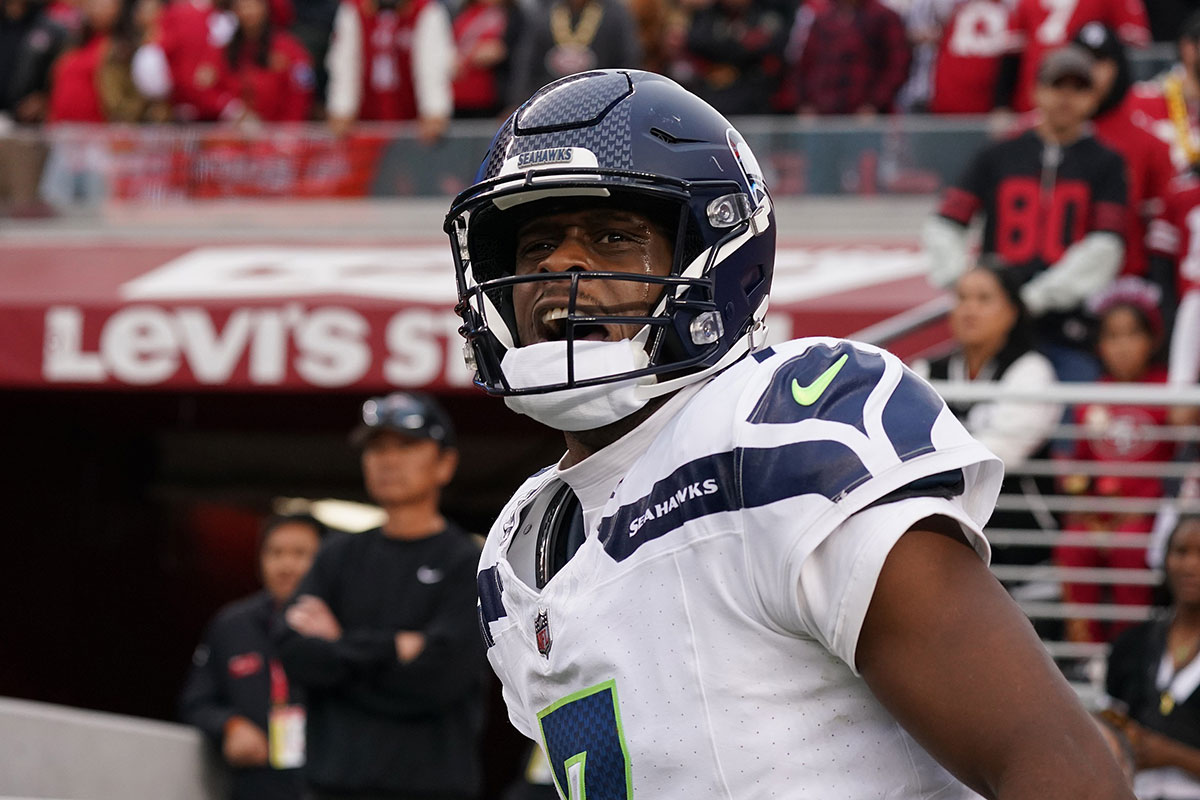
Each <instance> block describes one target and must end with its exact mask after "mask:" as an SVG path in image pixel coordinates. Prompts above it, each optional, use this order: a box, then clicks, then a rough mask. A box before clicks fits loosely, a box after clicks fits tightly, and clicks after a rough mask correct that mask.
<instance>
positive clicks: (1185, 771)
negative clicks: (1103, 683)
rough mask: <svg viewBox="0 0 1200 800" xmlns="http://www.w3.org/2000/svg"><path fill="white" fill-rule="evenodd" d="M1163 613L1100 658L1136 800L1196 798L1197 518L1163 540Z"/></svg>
mask: <svg viewBox="0 0 1200 800" xmlns="http://www.w3.org/2000/svg"><path fill="white" fill-rule="evenodd" d="M1165 567H1166V581H1165V589H1166V591H1167V594H1168V595H1169V598H1168V604H1167V605H1168V607H1167V608H1166V611H1165V613H1164V614H1163V615H1161V616H1160V617H1159V618H1158V619H1154V620H1151V621H1150V622H1145V623H1142V624H1140V625H1137V626H1136V627H1133V628H1131V629H1129V630H1127V631H1125V633H1123V634H1121V636H1119V637H1118V638H1117V640H1116V642H1114V643H1113V648H1112V652H1111V653H1110V654H1109V657H1108V674H1107V690H1108V694H1109V695H1110V696H1112V697H1113V698H1114V699H1116V700H1117V701H1119V702H1120V703H1121V704H1122V705H1123V707H1124V708H1123V709H1122V710H1120V711H1118V712H1115V713H1113V714H1111V715H1110V716H1109V718H1110V719H1114V720H1116V721H1117V722H1118V724H1119V725H1120V726H1121V729H1122V732H1123V733H1124V734H1125V736H1126V737H1127V738H1128V740H1129V743H1130V745H1131V746H1132V748H1133V752H1134V756H1135V760H1136V765H1137V769H1138V772H1137V774H1136V775H1135V777H1134V790H1135V791H1136V793H1137V796H1138V797H1146V798H1158V799H1159V800H1190V799H1191V798H1196V797H1200V692H1197V688H1198V687H1200V658H1198V657H1197V656H1198V655H1200V516H1197V515H1190V516H1185V517H1183V518H1181V519H1180V521H1179V523H1178V524H1177V525H1176V526H1175V530H1174V532H1173V533H1172V534H1171V537H1170V539H1169V540H1168V541H1167V552H1166V560H1165Z"/></svg>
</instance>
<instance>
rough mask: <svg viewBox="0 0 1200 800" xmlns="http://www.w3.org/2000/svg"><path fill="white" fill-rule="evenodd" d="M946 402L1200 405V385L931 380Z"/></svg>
mask: <svg viewBox="0 0 1200 800" xmlns="http://www.w3.org/2000/svg"><path fill="white" fill-rule="evenodd" d="M930 383H931V384H932V385H933V388H934V389H936V390H937V392H938V394H940V395H941V396H942V397H944V398H945V399H946V400H947V401H948V402H952V403H956V402H960V403H978V402H983V401H987V400H1027V401H1029V402H1039V403H1123V404H1130V405H1146V406H1200V385H1198V386H1167V385H1165V384H1159V383H1049V384H1046V385H1044V386H1028V387H1026V386H1006V385H1003V384H998V383H993V382H990V381H978V382H970V383H960V382H954V381H930Z"/></svg>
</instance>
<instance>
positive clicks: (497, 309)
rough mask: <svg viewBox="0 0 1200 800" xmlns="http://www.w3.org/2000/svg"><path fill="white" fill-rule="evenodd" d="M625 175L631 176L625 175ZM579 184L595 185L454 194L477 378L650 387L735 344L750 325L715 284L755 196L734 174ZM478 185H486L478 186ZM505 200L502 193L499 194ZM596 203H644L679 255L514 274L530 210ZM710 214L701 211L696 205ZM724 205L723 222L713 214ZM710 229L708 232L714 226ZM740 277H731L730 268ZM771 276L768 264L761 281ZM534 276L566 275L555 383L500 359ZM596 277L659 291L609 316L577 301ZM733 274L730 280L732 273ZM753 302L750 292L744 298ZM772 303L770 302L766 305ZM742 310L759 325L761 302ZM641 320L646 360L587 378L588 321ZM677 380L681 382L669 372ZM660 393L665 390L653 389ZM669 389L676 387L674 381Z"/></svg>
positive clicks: (504, 390)
mask: <svg viewBox="0 0 1200 800" xmlns="http://www.w3.org/2000/svg"><path fill="white" fill-rule="evenodd" d="M551 172H552V171H551V170H544V171H541V172H539V177H540V178H543V179H546V178H550V177H553V176H552V175H550V174H548V173H551ZM622 177H624V176H622ZM581 183H583V186H579V187H578V188H581V189H586V190H588V194H586V195H583V196H579V195H575V194H573V193H570V192H571V187H566V186H559V187H556V188H557V189H558V191H560V192H561V193H562V194H561V195H559V196H553V197H546V196H544V193H545V190H538V191H537V193H536V198H537V199H535V200H532V201H529V202H528V203H522V204H518V205H515V206H507V208H505V209H504V210H501V209H500V208H498V207H497V206H498V205H499V204H497V203H496V202H494V200H493V199H492V198H491V197H483V198H479V199H478V200H477V201H476V202H473V203H472V202H470V201H468V202H466V203H462V204H458V203H456V206H455V209H460V210H459V213H458V214H455V213H454V210H452V212H451V217H450V221H449V222H448V224H447V229H448V230H450V231H451V237H452V240H453V241H454V242H455V244H456V245H457V246H456V248H455V260H456V269H457V275H458V279H459V297H460V302H459V305H458V307H457V310H458V313H459V314H460V316H462V317H463V320H464V325H463V326H462V328H461V329H460V331H461V333H462V334H463V335H464V337H466V339H467V346H466V348H467V359H468V363H469V364H471V362H472V361H473V362H474V363H473V364H471V366H473V368H474V369H475V370H476V373H477V374H476V383H478V384H479V385H480V386H482V387H483V388H484V389H486V390H487V391H488V392H489V393H492V394H496V395H502V396H513V395H521V394H539V393H546V392H556V391H564V390H569V389H573V388H577V387H586V386H594V385H599V384H604V383H616V382H623V381H628V380H631V379H644V378H650V380H643V381H640V383H641V384H642V385H643V386H644V387H650V386H652V385H653V384H655V383H659V382H662V381H663V380H664V379H668V380H669V379H673V378H675V379H677V378H680V377H682V376H686V375H688V374H691V373H696V372H700V371H702V370H704V369H705V368H706V367H710V366H712V365H714V364H715V363H717V361H719V360H720V357H721V356H722V355H723V354H724V353H725V352H726V351H728V349H729V342H730V341H731V340H737V339H740V338H742V337H743V336H745V335H746V334H747V333H748V330H734V331H728V332H727V331H726V329H725V318H728V317H731V316H736V313H731V312H732V310H731V309H722V308H720V307H718V305H717V300H716V292H715V287H716V284H717V282H718V281H720V280H721V278H722V276H721V274H720V270H719V268H718V269H714V265H715V264H716V259H717V258H719V257H720V256H721V254H722V252H723V250H724V249H725V248H727V247H729V245H730V244H731V243H733V242H735V241H736V240H738V239H739V238H740V237H745V236H747V235H752V233H750V226H751V224H752V223H751V220H750V215H751V213H752V206H751V201H750V200H749V198H747V197H746V195H745V193H744V192H743V191H741V187H739V186H738V184H737V183H735V182H733V181H709V182H699V183H692V184H683V182H680V183H681V185H680V186H678V187H669V188H668V189H667V190H666V191H664V187H662V186H658V187H656V188H655V190H654V191H644V190H642V191H639V190H638V189H633V190H631V189H630V188H628V184H625V183H624V182H621V183H615V184H614V183H613V182H606V183H605V185H606V186H610V187H612V188H611V189H606V194H607V196H596V194H594V190H595V189H596V188H599V187H598V186H597V182H596V180H595V179H594V178H593V179H591V180H587V181H586V182H581ZM475 188H476V189H479V188H480V187H475ZM501 203H503V200H501ZM594 206H601V207H607V206H611V207H612V208H614V209H620V210H624V211H636V212H638V213H641V214H643V215H644V216H646V217H648V218H650V219H651V220H653V221H654V222H655V223H656V226H657V227H658V228H660V230H662V231H663V232H664V233H666V234H667V236H668V238H669V239H670V240H671V241H672V242H673V246H672V253H671V258H672V263H671V268H670V271H669V273H668V274H667V275H653V274H642V273H631V272H619V271H595V270H590V271H585V270H577V271H566V272H538V273H533V274H529V275H516V274H515V271H516V270H515V257H516V241H517V236H516V232H517V230H518V229H519V227H520V225H521V224H522V223H523V222H524V221H525V220H528V219H531V218H535V217H538V216H543V215H549V214H558V213H564V212H569V211H571V210H575V209H580V208H591V207H594ZM698 207H699V208H700V209H701V211H700V213H702V214H704V220H705V222H704V223H702V222H700V221H699V220H698V219H697V208H698ZM717 214H719V215H720V218H719V219H718V222H719V223H721V224H722V225H723V226H724V227H715V226H713V225H712V224H711V222H710V221H709V220H710V219H711V218H713V217H714V216H715V215H717ZM706 229H707V234H706V232H705V231H706ZM730 277H732V276H730ZM766 278H767V276H766V273H765V271H763V272H761V273H760V275H759V282H762V281H765V280H766ZM535 281H559V282H563V283H566V284H567V285H568V290H567V315H566V317H565V318H564V319H562V321H561V325H562V332H561V333H562V335H561V339H562V340H563V341H565V342H566V363H565V365H564V370H565V371H564V373H563V379H562V380H561V381H559V382H556V383H552V384H543V385H537V386H515V385H514V382H513V381H512V380H510V376H506V375H505V374H504V370H503V368H502V366H501V363H500V362H501V361H502V360H503V358H504V355H505V352H506V351H507V350H509V349H511V348H513V347H519V346H521V345H522V344H523V343H522V342H521V341H520V335H519V333H518V323H517V319H516V311H515V307H514V304H513V288H514V287H515V286H516V285H518V284H522V283H528V282H535ZM589 281H622V282H632V283H640V284H644V285H648V292H647V294H648V295H651V296H652V295H654V294H657V295H658V300H657V302H656V303H654V305H653V307H652V308H649V309H647V311H646V312H645V314H644V315H641V316H630V315H628V314H626V313H619V314H618V313H613V314H610V315H603V314H598V313H596V311H595V310H593V309H584V308H582V307H581V304H580V302H579V298H580V287H581V285H582V284H586V283H587V282H589ZM726 282H728V279H726ZM736 288H737V290H738V291H737V293H738V294H743V296H746V295H749V296H753V295H755V294H758V293H760V292H761V290H762V289H763V287H762V286H759V285H750V286H740V285H739V286H738V287H736ZM744 302H745V301H744ZM763 310H765V307H764V309H763ZM750 311H751V313H746V314H745V315H744V318H747V319H750V324H752V325H758V324H761V314H759V315H757V316H755V315H754V314H753V311H754V309H751V310H750ZM631 324H637V325H639V326H642V328H641V330H640V331H639V332H638V334H637V336H636V338H637V340H639V341H638V343H639V344H640V345H642V346H644V347H645V349H646V353H647V356H648V359H647V364H646V366H644V367H641V368H639V369H632V370H629V371H625V372H622V373H619V374H612V375H601V376H595V377H580V376H579V375H578V374H577V371H576V369H575V352H576V343H577V342H580V341H584V340H585V338H584V337H585V336H586V335H587V333H588V331H589V330H594V327H595V326H597V325H626V326H627V325H631ZM671 384H672V388H674V386H673V384H674V381H673V380H672V381H671ZM647 391H649V392H650V393H651V394H652V395H653V394H658V393H659V392H657V391H654V390H653V389H652V388H651V389H647ZM666 391H669V389H667V390H666Z"/></svg>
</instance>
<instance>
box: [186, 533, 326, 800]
mask: <svg viewBox="0 0 1200 800" xmlns="http://www.w3.org/2000/svg"><path fill="white" fill-rule="evenodd" d="M323 532H324V528H323V527H322V526H321V524H320V523H319V522H317V521H316V520H315V519H313V518H312V517H309V516H306V515H294V516H285V517H273V518H271V519H270V520H268V521H267V523H266V524H265V525H264V526H263V531H262V535H261V537H260V540H259V564H260V568H261V570H262V579H263V587H264V588H263V590H262V591H260V592H257V593H255V594H252V595H250V596H249V597H247V598H244V599H242V600H239V601H237V602H235V603H232V604H230V605H228V606H226V607H225V608H223V609H221V611H220V612H218V613H217V616H216V617H215V618H214V619H213V621H212V623H210V624H209V627H208V631H207V632H206V633H205V635H204V640H203V642H202V643H201V644H200V646H199V647H197V648H196V653H195V655H194V656H193V657H192V671H191V672H190V673H189V674H188V679H187V683H186V684H185V685H184V688H183V694H182V696H181V698H180V715H181V717H182V718H183V720H184V721H185V722H188V723H190V724H192V725H195V726H196V727H197V728H199V729H200V730H202V731H203V732H204V733H205V734H207V735H208V736H209V738H210V739H211V740H212V741H213V742H214V743H215V744H217V746H218V747H220V749H221V755H222V756H223V758H224V759H225V762H226V763H227V764H228V765H229V766H230V767H231V768H232V771H233V785H232V790H233V792H232V797H233V800H299V798H300V796H301V793H302V789H303V787H302V784H301V781H300V770H299V767H300V766H301V764H302V763H303V760H304V738H303V734H304V711H303V708H304V706H303V705H302V702H303V700H302V698H301V697H300V692H299V690H298V688H297V687H295V686H291V685H289V683H288V679H287V675H286V673H285V672H284V670H283V668H282V666H281V665H280V663H279V659H278V658H277V654H276V652H275V646H274V644H273V643H272V642H271V638H270V633H271V628H272V626H273V620H274V619H275V617H276V616H277V615H278V613H279V610H280V609H281V608H282V607H283V604H284V603H286V602H287V600H288V599H289V598H290V597H291V596H292V594H293V593H294V592H295V591H296V587H297V586H298V585H299V584H300V579H301V578H302V577H304V573H306V572H307V571H308V568H309V567H310V566H311V565H312V562H313V557H314V556H316V554H317V548H318V547H319V545H320V541H321V535H322V533H323Z"/></svg>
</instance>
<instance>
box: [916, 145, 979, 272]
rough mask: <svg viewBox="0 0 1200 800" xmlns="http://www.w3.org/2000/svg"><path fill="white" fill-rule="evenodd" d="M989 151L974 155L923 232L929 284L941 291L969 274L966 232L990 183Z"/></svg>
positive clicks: (928, 220) (922, 241) (922, 240)
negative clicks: (966, 273) (927, 259)
mask: <svg viewBox="0 0 1200 800" xmlns="http://www.w3.org/2000/svg"><path fill="white" fill-rule="evenodd" d="M989 151H990V148H988V149H985V150H983V151H981V152H979V153H977V154H976V155H975V158H974V159H972V160H971V163H970V165H969V166H968V167H967V169H966V171H965V172H964V173H963V174H962V176H961V177H960V178H959V180H958V182H957V183H955V184H954V185H953V186H950V187H948V188H947V189H946V193H945V195H943V197H942V204H941V205H940V206H939V207H938V210H937V213H936V214H934V215H932V216H931V217H929V219H927V220H926V221H925V225H924V227H923V228H922V229H921V244H922V246H923V248H924V250H925V253H926V255H927V256H928V257H929V282H930V283H931V284H933V285H934V286H937V287H938V288H946V287H948V286H951V285H953V284H954V282H955V281H957V280H958V279H959V277H960V276H961V275H962V274H963V273H964V272H966V271H967V266H968V264H967V229H968V226H969V225H970V224H971V218H972V217H974V216H975V214H976V213H977V212H978V211H979V210H980V208H981V207H982V205H983V201H982V199H981V198H982V197H983V196H984V193H985V192H986V188H985V187H986V186H987V185H988V183H989V177H988V176H989V174H990V168H989V156H988V154H989Z"/></svg>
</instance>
